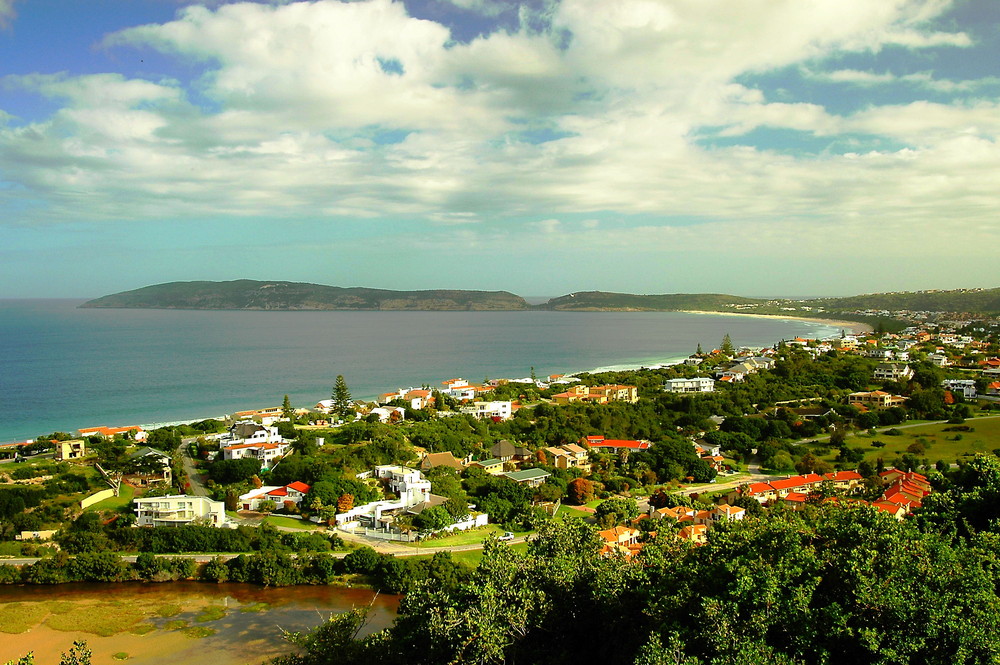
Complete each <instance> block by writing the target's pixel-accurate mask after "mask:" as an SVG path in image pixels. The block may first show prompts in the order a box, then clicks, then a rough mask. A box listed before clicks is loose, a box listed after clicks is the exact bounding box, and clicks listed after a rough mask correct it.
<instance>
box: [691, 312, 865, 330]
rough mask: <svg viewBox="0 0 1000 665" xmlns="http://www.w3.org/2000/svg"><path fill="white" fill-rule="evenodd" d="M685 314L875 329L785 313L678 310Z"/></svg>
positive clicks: (852, 328)
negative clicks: (743, 317) (745, 317)
mask: <svg viewBox="0 0 1000 665" xmlns="http://www.w3.org/2000/svg"><path fill="white" fill-rule="evenodd" d="M677 311H680V312H684V313H685V314H708V315H711V316H747V317H750V318H756V319H782V320H784V321H809V322H810V323H821V324H823V325H825V326H830V327H831V328H843V329H844V330H847V331H850V332H851V333H852V334H854V335H865V334H868V333H871V332H874V331H875V329H874V328H873V327H871V326H870V325H868V324H867V323H861V322H860V321H840V320H838V319H820V318H817V317H814V316H787V315H783V314H751V313H749V312H717V311H709V310H691V309H683V310H677Z"/></svg>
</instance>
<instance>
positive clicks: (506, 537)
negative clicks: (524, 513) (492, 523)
mask: <svg viewBox="0 0 1000 665" xmlns="http://www.w3.org/2000/svg"><path fill="white" fill-rule="evenodd" d="M497 540H514V534H513V533H511V532H510V531H504V532H503V535H502V536H500V537H499V538H497Z"/></svg>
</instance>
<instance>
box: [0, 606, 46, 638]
mask: <svg viewBox="0 0 1000 665" xmlns="http://www.w3.org/2000/svg"><path fill="white" fill-rule="evenodd" d="M48 613H49V610H48V608H47V607H46V606H45V603H10V604H9V605H3V606H0V633H15V634H16V633H23V632H25V631H26V630H29V629H31V628H34V627H35V626H37V625H38V624H40V623H41V622H42V619H44V618H45V617H46V616H47V615H48Z"/></svg>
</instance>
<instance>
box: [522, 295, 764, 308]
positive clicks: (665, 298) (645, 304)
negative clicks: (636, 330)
mask: <svg viewBox="0 0 1000 665" xmlns="http://www.w3.org/2000/svg"><path fill="white" fill-rule="evenodd" d="M764 302H765V301H763V300H757V299H754V298H743V297H741V296H730V295H724V294H718V293H668V294H663V295H648V296H647V295H633V294H631V293H608V292H606V291H584V292H579V293H571V294H569V295H565V296H560V297H558V298H553V299H551V300H549V301H548V302H547V303H545V304H543V305H538V306H537V307H536V309H551V310H559V311H577V312H586V311H619V312H659V311H677V310H696V311H720V310H721V311H725V310H724V308H726V306H727V305H746V304H753V303H760V304H763V303H764Z"/></svg>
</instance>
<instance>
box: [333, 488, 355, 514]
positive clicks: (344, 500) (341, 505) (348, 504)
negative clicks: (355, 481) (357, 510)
mask: <svg viewBox="0 0 1000 665" xmlns="http://www.w3.org/2000/svg"><path fill="white" fill-rule="evenodd" d="M353 507H354V496H353V495H351V494H347V493H346V492H345V493H344V494H341V495H340V496H339V497H338V498H337V512H338V513H346V512H347V511H349V510H350V509H351V508H353Z"/></svg>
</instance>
